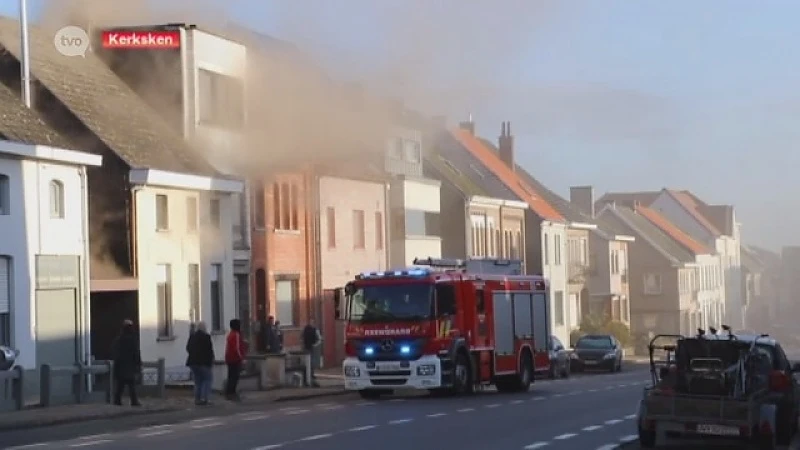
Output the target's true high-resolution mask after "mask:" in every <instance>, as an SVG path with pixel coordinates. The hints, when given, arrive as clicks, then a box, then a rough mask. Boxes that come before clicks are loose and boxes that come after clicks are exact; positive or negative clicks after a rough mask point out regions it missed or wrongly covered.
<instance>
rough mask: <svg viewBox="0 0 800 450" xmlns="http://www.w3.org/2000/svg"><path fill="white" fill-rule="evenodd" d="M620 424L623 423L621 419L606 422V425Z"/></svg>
mask: <svg viewBox="0 0 800 450" xmlns="http://www.w3.org/2000/svg"><path fill="white" fill-rule="evenodd" d="M620 422H622V421H621V420H620V419H611V420H606V425H616V424H618V423H620Z"/></svg>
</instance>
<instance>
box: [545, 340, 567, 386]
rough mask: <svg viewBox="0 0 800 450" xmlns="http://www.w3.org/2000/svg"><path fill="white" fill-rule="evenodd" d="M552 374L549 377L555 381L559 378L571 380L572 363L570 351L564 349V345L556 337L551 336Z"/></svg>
mask: <svg viewBox="0 0 800 450" xmlns="http://www.w3.org/2000/svg"><path fill="white" fill-rule="evenodd" d="M549 351H550V372H549V373H548V374H547V375H548V377H550V378H552V379H555V378H559V377H563V378H569V373H570V366H569V365H570V363H569V350H567V349H566V348H564V344H562V343H561V341H560V340H559V339H558V338H557V337H555V336H550V348H549Z"/></svg>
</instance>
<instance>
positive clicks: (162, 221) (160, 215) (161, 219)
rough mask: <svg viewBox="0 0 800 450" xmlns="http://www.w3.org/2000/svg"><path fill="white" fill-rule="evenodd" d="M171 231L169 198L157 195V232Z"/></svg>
mask: <svg viewBox="0 0 800 450" xmlns="http://www.w3.org/2000/svg"><path fill="white" fill-rule="evenodd" d="M168 229H169V204H168V203H167V196H166V195H162V194H158V195H156V230H157V231H165V230H168Z"/></svg>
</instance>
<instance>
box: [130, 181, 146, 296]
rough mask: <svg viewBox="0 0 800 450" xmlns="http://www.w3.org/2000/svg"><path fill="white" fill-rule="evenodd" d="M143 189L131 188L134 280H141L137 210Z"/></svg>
mask: <svg viewBox="0 0 800 450" xmlns="http://www.w3.org/2000/svg"><path fill="white" fill-rule="evenodd" d="M142 188H143V186H131V188H130V195H131V197H130V202H131V207H130V211H129V214H130V219H129V220H128V228H130V230H131V272H132V274H133V278H135V279H138V278H139V252H138V246H139V239H138V236H139V230H138V228H139V227H138V226H137V222H138V221H137V217H138V215H137V209H138V208H137V198H136V195H137V194H138V193H139V191H141V190H142ZM136 303H139V300H138V299H137V301H136Z"/></svg>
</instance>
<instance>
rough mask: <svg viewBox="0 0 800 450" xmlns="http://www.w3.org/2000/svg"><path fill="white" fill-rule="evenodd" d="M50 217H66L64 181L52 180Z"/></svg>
mask: <svg viewBox="0 0 800 450" xmlns="http://www.w3.org/2000/svg"><path fill="white" fill-rule="evenodd" d="M50 218H51V219H63V218H64V183H62V182H60V181H58V180H52V181H50Z"/></svg>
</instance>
